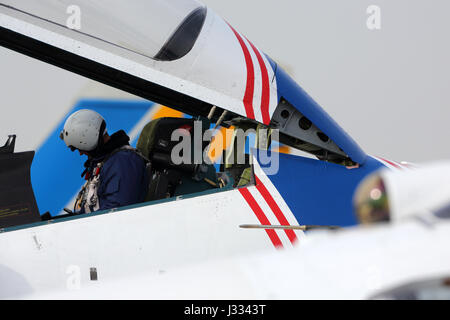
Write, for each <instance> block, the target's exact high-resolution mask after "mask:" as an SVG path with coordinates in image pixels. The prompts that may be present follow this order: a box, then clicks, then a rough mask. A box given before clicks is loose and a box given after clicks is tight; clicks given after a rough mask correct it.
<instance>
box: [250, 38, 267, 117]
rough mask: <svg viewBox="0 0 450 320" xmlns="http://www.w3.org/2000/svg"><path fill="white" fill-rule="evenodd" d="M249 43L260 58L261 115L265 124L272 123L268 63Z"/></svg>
mask: <svg viewBox="0 0 450 320" xmlns="http://www.w3.org/2000/svg"><path fill="white" fill-rule="evenodd" d="M247 41H248V43H250V45H251V46H252V49H253V51H254V52H255V54H256V57H257V58H258V62H259V67H260V69H261V78H262V93H261V114H262V120H263V123H264V124H267V125H268V124H269V123H270V114H269V103H270V85H269V73H268V72H267V68H266V63H265V62H264V59H263V58H262V56H261V53H260V52H259V50H258V49H257V48H256V47H255V46H254V45H253V43H251V42H250V41H249V40H248V39H247Z"/></svg>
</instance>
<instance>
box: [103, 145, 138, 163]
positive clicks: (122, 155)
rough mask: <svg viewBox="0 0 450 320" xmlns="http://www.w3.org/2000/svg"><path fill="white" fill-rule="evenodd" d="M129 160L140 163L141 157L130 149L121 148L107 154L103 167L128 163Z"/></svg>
mask: <svg viewBox="0 0 450 320" xmlns="http://www.w3.org/2000/svg"><path fill="white" fill-rule="evenodd" d="M130 162H138V163H142V162H143V159H142V158H141V157H140V156H139V155H138V154H137V153H136V152H135V151H134V150H132V149H122V150H119V151H117V152H114V153H113V154H112V155H111V156H109V157H108V158H107V159H106V161H105V163H104V164H103V167H112V166H121V165H125V166H126V165H129V164H130Z"/></svg>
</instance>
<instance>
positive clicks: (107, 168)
mask: <svg viewBox="0 0 450 320" xmlns="http://www.w3.org/2000/svg"><path fill="white" fill-rule="evenodd" d="M60 138H61V139H62V140H64V142H65V143H66V145H67V146H68V147H69V148H70V149H71V150H72V151H75V150H78V151H79V153H80V155H86V156H87V157H88V158H87V161H86V162H85V164H84V167H85V170H84V171H83V173H82V177H84V178H85V179H86V180H87V181H86V183H85V185H84V186H83V188H82V189H81V191H80V192H79V194H78V197H77V199H76V201H75V205H74V213H89V212H94V211H98V210H105V209H112V208H117V207H121V206H126V205H131V204H135V203H139V202H142V201H143V200H144V198H145V196H146V193H147V190H148V185H149V178H150V174H149V172H150V170H149V168H150V163H149V161H148V160H147V159H146V158H145V157H144V156H143V155H142V154H140V153H139V152H138V151H137V150H136V149H134V148H132V147H131V146H130V145H129V140H130V138H129V137H128V135H127V134H126V133H125V131H123V130H119V131H117V132H116V133H114V134H112V135H109V134H108V132H107V130H106V122H105V120H104V119H103V117H102V116H101V115H100V114H98V113H97V112H95V111H92V110H87V109H83V110H79V111H77V112H75V113H73V114H72V115H70V116H69V118H68V119H67V120H66V122H65V124H64V129H63V130H62V132H61V135H60Z"/></svg>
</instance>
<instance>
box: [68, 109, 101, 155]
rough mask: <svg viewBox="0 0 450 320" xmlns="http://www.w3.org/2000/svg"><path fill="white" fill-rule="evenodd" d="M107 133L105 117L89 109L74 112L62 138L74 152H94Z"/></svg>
mask: <svg viewBox="0 0 450 320" xmlns="http://www.w3.org/2000/svg"><path fill="white" fill-rule="evenodd" d="M105 133H106V122H105V120H104V119H103V117H102V116H101V115H100V114H99V113H97V112H95V111H93V110H89V109H82V110H79V111H77V112H74V113H73V114H71V115H70V116H69V118H67V120H66V122H65V124H64V128H63V130H62V131H61V134H60V138H61V139H62V140H64V142H65V143H66V145H67V146H68V147H69V148H70V149H71V150H72V151H74V150H75V149H78V150H81V151H87V152H89V151H92V150H94V149H95V148H97V146H98V145H99V141H100V139H101V138H102V137H103V135H104V134H105Z"/></svg>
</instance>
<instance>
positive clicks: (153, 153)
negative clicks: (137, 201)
mask: <svg viewBox="0 0 450 320" xmlns="http://www.w3.org/2000/svg"><path fill="white" fill-rule="evenodd" d="M195 121H200V122H201V126H199V125H198V124H197V126H195ZM209 126H210V122H209V120H208V119H185V118H171V117H165V118H159V119H155V120H152V121H150V122H149V123H148V124H147V125H145V127H144V128H143V129H142V131H141V134H140V136H139V139H138V142H137V145H136V148H137V149H138V150H139V151H140V152H141V153H142V154H143V155H144V156H145V157H147V158H148V159H149V160H150V161H151V165H152V171H151V175H152V176H151V182H150V186H149V191H148V193H147V196H146V198H145V201H153V200H159V199H163V198H170V197H177V196H181V195H185V194H191V193H197V192H202V191H206V190H210V189H214V188H218V187H220V185H219V181H218V179H217V175H216V169H215V167H214V165H212V164H207V163H205V162H204V160H203V152H204V150H205V148H206V147H207V146H208V144H209V142H205V141H203V139H202V137H203V134H204V132H205V131H206V130H207V129H209ZM199 127H200V128H201V132H195V133H194V128H199ZM177 129H184V130H186V131H185V133H187V132H189V139H190V151H191V156H190V157H189V160H190V161H186V162H187V163H184V162H183V163H181V164H175V163H174V161H173V160H172V150H173V148H174V147H175V146H176V145H177V144H179V143H181V142H180V141H178V140H177V141H172V139H171V137H172V133H173V132H174V131H175V130H177ZM195 134H197V135H201V137H200V138H199V137H196V136H195ZM194 138H197V139H200V141H202V145H201V162H200V163H199V161H198V158H199V157H198V155H197V157H196V159H194V155H195V152H194V151H195V150H194V146H195V143H194ZM197 141H198V140H197ZM197 152H199V150H197ZM180 156H182V154H181V155H180ZM194 160H197V161H194Z"/></svg>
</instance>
